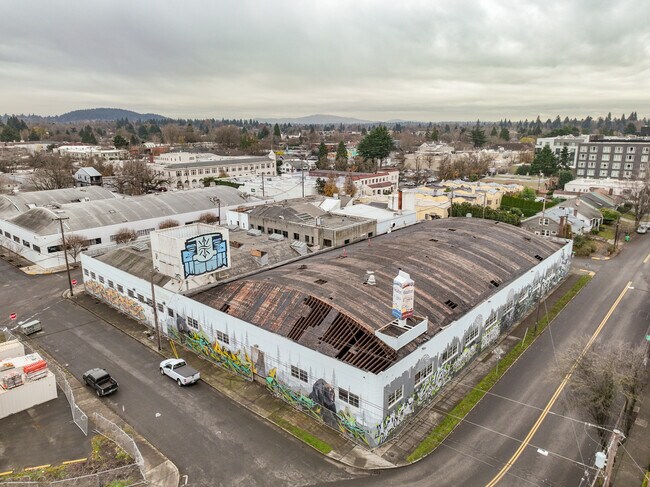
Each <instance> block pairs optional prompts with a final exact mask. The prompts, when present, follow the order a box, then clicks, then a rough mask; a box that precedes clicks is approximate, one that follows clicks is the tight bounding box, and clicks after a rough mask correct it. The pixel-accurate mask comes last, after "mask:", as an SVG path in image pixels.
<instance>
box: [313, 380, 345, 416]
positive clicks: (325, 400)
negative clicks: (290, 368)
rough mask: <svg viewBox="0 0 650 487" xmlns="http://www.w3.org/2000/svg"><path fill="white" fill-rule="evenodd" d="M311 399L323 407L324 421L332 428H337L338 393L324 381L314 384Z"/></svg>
mask: <svg viewBox="0 0 650 487" xmlns="http://www.w3.org/2000/svg"><path fill="white" fill-rule="evenodd" d="M309 398H310V399H311V400H312V401H314V402H316V403H318V404H320V405H321V406H323V409H322V411H321V412H322V414H323V420H324V421H325V423H327V424H328V425H330V426H337V424H338V423H337V421H336V393H335V392H334V388H333V387H332V386H331V385H330V384H328V383H327V382H325V381H324V380H323V379H318V380H317V381H316V382H314V387H313V389H312V391H311V394H309Z"/></svg>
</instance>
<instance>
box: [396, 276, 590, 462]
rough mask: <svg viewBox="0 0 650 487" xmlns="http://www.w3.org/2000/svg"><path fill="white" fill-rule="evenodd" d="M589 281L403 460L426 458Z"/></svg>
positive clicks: (573, 291) (560, 303)
mask: <svg viewBox="0 0 650 487" xmlns="http://www.w3.org/2000/svg"><path fill="white" fill-rule="evenodd" d="M590 280H591V276H590V275H584V276H580V278H579V279H578V280H577V281H576V283H575V284H574V285H573V287H572V288H571V289H569V291H568V292H567V293H566V294H565V295H564V296H562V297H561V298H560V299H559V300H558V301H557V302H556V303H555V304H554V305H553V307H552V308H551V309H550V310H549V312H548V315H545V316H544V317H543V318H542V319H541V320H540V321H539V324H538V326H537V333H534V332H531V333H528V334H527V335H526V338H525V340H523V341H522V342H521V343H520V344H518V345H516V346H515V348H513V349H512V350H510V352H508V353H507V354H506V356H505V357H503V358H502V359H501V360H500V361H499V371H498V372H497V370H496V368H494V369H492V370H491V371H490V372H489V373H488V374H487V375H486V376H485V377H484V378H483V379H482V380H481V382H479V383H478V385H477V386H476V387H475V388H474V389H472V390H471V391H470V392H469V393H468V394H467V395H466V396H465V397H464V398H463V399H462V400H461V401H460V402H459V403H458V404H457V405H456V406H455V407H454V408H453V409H452V410H451V411H450V412H449V414H448V415H447V416H446V417H445V418H444V419H443V420H442V421H441V422H440V424H438V426H436V428H435V429H434V430H433V431H432V432H431V433H429V436H427V437H426V438H425V439H424V440H423V441H422V443H420V444H419V445H418V446H417V447H416V448H415V450H413V452H412V453H411V454H410V455H409V456H408V457H407V460H408V461H409V462H414V461H416V460H419V459H420V458H422V457H425V456H427V455H428V454H429V453H431V452H432V451H433V450H435V449H436V448H437V447H438V445H440V443H442V441H443V440H444V439H445V438H446V437H447V435H449V433H451V432H452V431H453V429H454V428H455V427H456V425H458V423H460V422H461V421H462V420H463V418H464V417H465V416H466V415H467V414H468V413H469V412H470V411H471V410H472V408H473V407H474V406H476V404H477V403H478V402H479V401H480V400H481V398H483V396H484V395H485V394H486V393H487V392H488V391H489V390H490V389H491V388H492V386H494V384H496V383H497V381H498V380H499V379H500V378H501V376H502V375H503V374H505V373H506V371H507V370H508V368H509V367H510V366H511V365H512V364H513V363H514V362H515V361H516V360H517V359H518V358H519V357H520V356H521V354H523V353H524V351H525V350H526V349H527V348H528V347H529V346H530V345H531V344H532V343H533V341H535V338H536V337H537V336H539V334H540V333H542V332H543V331H544V329H545V328H546V327H547V326H548V324H549V323H550V322H551V321H553V319H554V318H555V317H556V316H557V315H558V314H559V313H560V311H562V309H563V308H564V307H565V306H566V305H567V304H568V303H569V301H571V300H572V299H573V298H574V297H575V296H576V294H578V293H579V292H580V290H581V289H582V288H583V287H584V286H585V285H586V284H587V283H588V282H589V281H590Z"/></svg>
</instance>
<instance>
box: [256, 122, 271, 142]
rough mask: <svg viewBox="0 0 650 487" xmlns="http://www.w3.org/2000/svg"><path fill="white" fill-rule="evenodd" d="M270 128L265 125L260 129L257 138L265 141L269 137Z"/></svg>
mask: <svg viewBox="0 0 650 487" xmlns="http://www.w3.org/2000/svg"><path fill="white" fill-rule="evenodd" d="M269 133H270V132H269V128H268V127H267V126H266V125H265V126H264V127H262V128H261V129H260V131H259V132H258V133H257V138H258V139H260V140H262V139H265V138H267V137H268V136H269Z"/></svg>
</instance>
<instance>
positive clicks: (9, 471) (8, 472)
mask: <svg viewBox="0 0 650 487" xmlns="http://www.w3.org/2000/svg"><path fill="white" fill-rule="evenodd" d="M12 473H14V471H13V470H7V471H6V472H0V477H3V476H5V475H10V474H12Z"/></svg>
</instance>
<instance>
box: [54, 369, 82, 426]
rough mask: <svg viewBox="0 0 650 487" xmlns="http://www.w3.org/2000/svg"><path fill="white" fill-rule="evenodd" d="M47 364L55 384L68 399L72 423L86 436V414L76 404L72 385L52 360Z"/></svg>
mask: <svg viewBox="0 0 650 487" xmlns="http://www.w3.org/2000/svg"><path fill="white" fill-rule="evenodd" d="M47 366H48V368H49V369H50V370H51V371H52V373H53V374H54V377H55V378H56V383H57V385H58V386H59V387H60V388H61V390H62V391H63V393H64V394H65V397H66V398H67V399H68V403H69V404H70V410H71V411H72V420H73V421H74V424H76V425H77V426H79V429H80V430H81V431H82V432H83V434H84V435H86V436H88V416H86V414H85V413H84V412H83V411H82V410H81V408H80V407H79V406H77V403H76V401H75V399H74V394H73V392H72V387H71V386H70V383H69V382H68V379H66V377H65V373H64V372H63V371H62V370H61V369H60V368H59V367H58V366H56V365H55V364H53V363H52V362H48V364H47Z"/></svg>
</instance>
